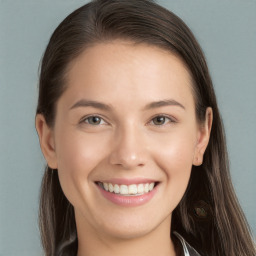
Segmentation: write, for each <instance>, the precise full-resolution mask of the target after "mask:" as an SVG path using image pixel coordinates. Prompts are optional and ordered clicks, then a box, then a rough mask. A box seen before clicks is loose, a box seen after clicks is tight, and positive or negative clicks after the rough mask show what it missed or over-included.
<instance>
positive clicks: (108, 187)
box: [97, 182, 156, 196]
mask: <svg viewBox="0 0 256 256" xmlns="http://www.w3.org/2000/svg"><path fill="white" fill-rule="evenodd" d="M97 184H98V185H99V186H100V187H101V188H102V189H104V190H105V191H108V192H110V193H114V194H119V195H122V196H139V195H143V194H145V193H149V192H150V191H152V190H153V189H154V187H155V185H156V183H155V182H151V183H141V184H131V185H124V184H119V185H118V184H112V183H105V182H97Z"/></svg>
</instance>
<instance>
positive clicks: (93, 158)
mask: <svg viewBox="0 0 256 256" xmlns="http://www.w3.org/2000/svg"><path fill="white" fill-rule="evenodd" d="M56 134H58V137H56V146H57V147H56V152H57V162H58V173H59V179H60V183H61V187H62V189H63V192H64V193H65V195H66V197H67V198H68V200H69V201H70V202H71V203H72V202H77V196H78V194H80V193H81V194H82V193H90V190H89V180H90V175H91V173H92V171H93V170H94V168H95V167H96V166H97V165H98V164H99V162H101V161H102V159H104V154H105V152H104V149H105V148H106V147H104V146H103V144H104V143H107V142H104V138H101V137H100V136H97V137H96V136H93V135H89V136H88V135H86V134H85V133H82V132H77V131H68V130H67V131H65V130H63V129H62V130H61V132H58V133H56Z"/></svg>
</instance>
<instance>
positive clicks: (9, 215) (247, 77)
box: [0, 0, 256, 256]
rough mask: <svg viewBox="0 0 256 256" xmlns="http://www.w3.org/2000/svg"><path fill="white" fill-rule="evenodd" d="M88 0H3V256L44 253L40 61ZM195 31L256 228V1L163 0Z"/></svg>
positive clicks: (0, 108)
mask: <svg viewBox="0 0 256 256" xmlns="http://www.w3.org/2000/svg"><path fill="white" fill-rule="evenodd" d="M87 2H88V1H81V0H80V1H79V0H77V1H75V0H41V1H39V0H37V1H36V0H22V1H20V0H9V1H8V0H0V171H1V177H0V183H1V184H0V200H1V204H0V221H1V222H0V256H17V255H19V256H35V255H42V250H41V247H40V240H39V231H38V226H37V211H38V197H39V187H40V181H41V178H42V174H43V171H44V164H45V162H44V159H43V156H42V154H41V151H40V147H39V143H38V138H37V134H36V131H35V127H34V116H35V109H36V101H37V84H38V66H39V62H40V59H41V56H42V53H43V51H44V49H45V47H46V44H47V42H48V40H49V37H50V35H51V34H52V32H53V30H54V29H55V27H56V26H57V25H58V24H59V23H60V22H61V21H62V20H63V19H64V18H65V17H66V16H67V15H68V14H69V13H70V12H71V11H73V10H74V9H76V8H78V7H80V6H81V5H82V4H84V3H87ZM158 3H160V4H161V5H163V6H165V7H167V8H169V9H170V10H172V11H173V12H174V13H176V14H177V15H178V16H180V17H181V18H182V19H183V20H184V21H185V22H186V23H187V24H188V25H189V27H190V28H191V29H192V31H193V32H194V34H195V35H196V37H197V39H198V40H199V43H200V44H201V46H202V48H203V50H204V52H205V55H206V58H207V60H208V64H209V68H210V72H211V75H212V79H213V82H214V86H215V90H216V94H217V98H218V103H219V107H220V111H221V113H222V117H223V120H224V125H225V129H226V136H227V144H228V151H229V155H230V164H231V174H232V180H233V183H234V186H235V190H236V192H237V195H238V198H239V200H240V203H241V205H242V207H243V209H244V212H245V214H246V216H247V218H248V222H249V224H250V225H251V227H252V229H253V232H254V235H255V234H256V188H255V187H256V161H255V160H256V99H255V98H256V1H255V0H240V1H239V0H232V1H231V0H230V1H228V0H216V1H211V0H195V1H190V0H179V1H177V0H176V1H174V0H173V1H172V0H165V1H164V0H159V1H158Z"/></svg>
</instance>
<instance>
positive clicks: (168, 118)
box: [79, 114, 177, 127]
mask: <svg viewBox="0 0 256 256" xmlns="http://www.w3.org/2000/svg"><path fill="white" fill-rule="evenodd" d="M95 117H96V118H99V119H100V122H101V121H102V120H103V121H104V122H105V123H108V122H106V121H105V120H104V118H102V117H101V116H99V115H90V116H86V117H84V118H82V119H81V121H80V122H79V123H81V124H84V123H85V124H86V125H91V126H99V125H105V124H100V123H99V124H90V123H89V122H86V120H87V121H88V119H89V118H95ZM156 118H165V119H164V120H165V122H164V124H158V125H156V124H152V125H154V126H159V127H162V126H165V125H168V124H170V123H173V124H174V123H177V121H176V120H174V118H172V117H170V116H169V115H165V114H158V115H156V116H154V117H153V118H152V119H150V122H149V124H151V123H152V122H153V120H154V119H156ZM166 119H167V120H169V121H168V122H167V123H166Z"/></svg>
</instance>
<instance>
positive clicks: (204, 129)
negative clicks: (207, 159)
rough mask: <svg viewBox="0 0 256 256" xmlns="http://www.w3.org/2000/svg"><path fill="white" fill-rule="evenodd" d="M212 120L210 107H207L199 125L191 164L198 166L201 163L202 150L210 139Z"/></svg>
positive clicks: (203, 150)
mask: <svg viewBox="0 0 256 256" xmlns="http://www.w3.org/2000/svg"><path fill="white" fill-rule="evenodd" d="M212 120H213V113H212V108H211V107H208V108H207V109H206V112H205V122H204V124H203V125H200V127H199V131H198V137H197V144H196V149H195V154H194V159H193V165H196V166H199V165H201V164H202V163H203V157H204V152H205V150H206V148H207V145H208V143H209V140H210V134H211V128H212Z"/></svg>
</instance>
